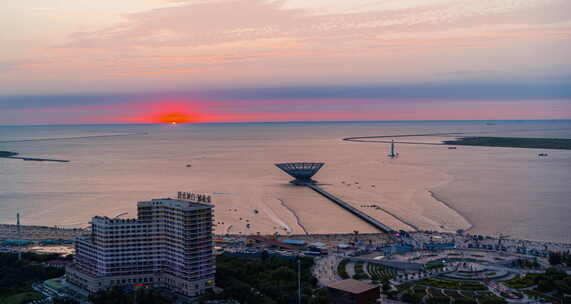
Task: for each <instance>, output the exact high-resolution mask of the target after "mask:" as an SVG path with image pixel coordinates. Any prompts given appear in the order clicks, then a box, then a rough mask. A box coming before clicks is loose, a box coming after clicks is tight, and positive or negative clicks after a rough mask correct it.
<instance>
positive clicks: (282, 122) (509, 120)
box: [0, 118, 571, 127]
mask: <svg viewBox="0 0 571 304" xmlns="http://www.w3.org/2000/svg"><path fill="white" fill-rule="evenodd" d="M500 121H503V122H526V121H537V122H548V121H552V122H559V121H561V122H563V121H571V118H556V119H526V118H522V119H418V120H319V121H314V120H308V121H295V120H293V121H236V122H232V121H228V122H188V123H177V124H176V125H225V124H319V123H407V122H409V123H410V122H412V123H418V122H427V123H431V122H500ZM112 125H115V126H153V125H172V124H170V123H121V122H117V123H63V124H14V125H0V127H54V126H112Z"/></svg>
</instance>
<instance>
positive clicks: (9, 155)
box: [0, 151, 69, 163]
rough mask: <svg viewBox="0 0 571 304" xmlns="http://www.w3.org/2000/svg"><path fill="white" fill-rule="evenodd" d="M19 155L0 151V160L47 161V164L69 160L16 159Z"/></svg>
mask: <svg viewBox="0 0 571 304" xmlns="http://www.w3.org/2000/svg"><path fill="white" fill-rule="evenodd" d="M18 154H19V153H16V152H10V151H0V158H10V159H21V160H24V161H42V162H43V161H47V162H57V163H67V162H69V160H64V159H50V158H34V157H17V156H16V155H18Z"/></svg>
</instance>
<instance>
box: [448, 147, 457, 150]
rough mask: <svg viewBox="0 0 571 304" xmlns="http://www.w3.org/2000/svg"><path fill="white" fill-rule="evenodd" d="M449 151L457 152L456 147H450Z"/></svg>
mask: <svg viewBox="0 0 571 304" xmlns="http://www.w3.org/2000/svg"><path fill="white" fill-rule="evenodd" d="M448 149H449V150H456V147H448Z"/></svg>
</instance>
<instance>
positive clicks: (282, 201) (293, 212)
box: [277, 198, 309, 235]
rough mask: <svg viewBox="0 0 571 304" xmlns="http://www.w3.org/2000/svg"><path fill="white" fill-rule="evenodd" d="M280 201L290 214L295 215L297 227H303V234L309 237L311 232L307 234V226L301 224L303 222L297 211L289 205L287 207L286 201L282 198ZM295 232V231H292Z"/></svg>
mask: <svg viewBox="0 0 571 304" xmlns="http://www.w3.org/2000/svg"><path fill="white" fill-rule="evenodd" d="M277 200H278V201H280V204H281V205H282V206H283V207H284V208H285V209H286V210H287V211H289V212H291V214H292V215H293V217H294V218H295V221H296V223H297V225H298V226H299V227H301V229H302V230H303V232H304V233H305V235H309V232H307V229H305V226H304V225H303V224H302V223H301V220H300V218H299V216H298V215H297V213H295V211H294V210H293V209H291V208H290V207H289V206H288V205H286V203H285V201H284V200H283V199H281V198H278V199H277ZM292 231H293V229H292Z"/></svg>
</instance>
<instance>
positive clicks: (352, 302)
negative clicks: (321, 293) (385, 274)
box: [327, 279, 381, 304]
mask: <svg viewBox="0 0 571 304" xmlns="http://www.w3.org/2000/svg"><path fill="white" fill-rule="evenodd" d="M327 288H328V289H329V292H330V293H331V297H330V299H329V303H331V304H374V303H377V300H378V299H379V298H380V297H381V290H380V288H379V286H377V285H373V284H367V283H364V282H361V281H357V280H352V279H349V280H343V281H337V282H333V283H331V284H329V285H327Z"/></svg>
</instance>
